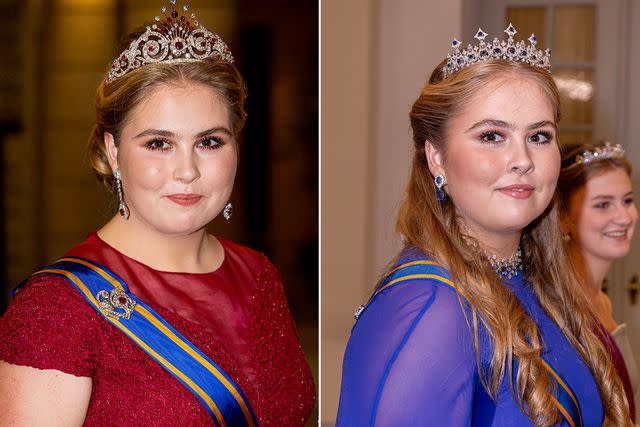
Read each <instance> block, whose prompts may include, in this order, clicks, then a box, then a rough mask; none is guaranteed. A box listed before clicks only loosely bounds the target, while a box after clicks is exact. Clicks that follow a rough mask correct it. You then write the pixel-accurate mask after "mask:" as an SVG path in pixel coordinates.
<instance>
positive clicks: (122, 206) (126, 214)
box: [113, 169, 129, 220]
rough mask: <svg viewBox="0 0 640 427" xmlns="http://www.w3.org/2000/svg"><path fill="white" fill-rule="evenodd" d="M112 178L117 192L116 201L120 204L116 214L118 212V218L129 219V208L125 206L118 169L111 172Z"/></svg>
mask: <svg viewBox="0 0 640 427" xmlns="http://www.w3.org/2000/svg"><path fill="white" fill-rule="evenodd" d="M113 177H114V178H115V179H116V191H117V192H118V201H119V202H120V203H119V205H118V212H120V216H122V218H124V219H125V220H126V219H129V208H128V207H127V204H126V203H125V202H124V194H123V193H122V181H121V180H120V169H116V170H115V171H114V172H113Z"/></svg>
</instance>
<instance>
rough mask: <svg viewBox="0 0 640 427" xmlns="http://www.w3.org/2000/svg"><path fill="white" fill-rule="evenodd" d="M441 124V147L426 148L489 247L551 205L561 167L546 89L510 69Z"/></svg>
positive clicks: (466, 222)
mask: <svg viewBox="0 0 640 427" xmlns="http://www.w3.org/2000/svg"><path fill="white" fill-rule="evenodd" d="M514 77H515V78H514ZM447 129H448V132H447V136H446V141H445V142H444V144H443V147H444V148H443V149H442V150H437V149H435V148H434V146H433V145H432V144H430V143H429V141H427V142H426V144H425V149H426V153H427V158H428V162H429V169H430V170H431V173H432V174H433V175H434V176H435V175H437V174H443V175H444V176H445V178H446V182H447V184H446V186H445V190H446V193H447V195H448V197H450V198H451V200H452V202H453V204H454V205H455V207H456V212H457V214H458V215H459V218H460V220H461V221H462V224H463V226H464V227H465V228H466V229H467V232H469V233H470V234H471V235H472V236H474V237H475V238H476V239H478V240H479V241H480V242H482V243H486V244H487V246H488V247H489V248H493V249H498V248H500V247H502V246H503V244H502V243H501V242H504V240H505V239H511V240H513V239H514V238H519V236H520V234H521V232H522V229H523V228H524V227H525V226H526V225H528V224H529V223H530V222H531V221H533V220H534V219H535V218H537V217H538V216H539V215H540V214H542V212H543V211H544V210H545V209H546V208H547V206H548V205H549V202H550V200H551V198H552V196H553V193H554V190H555V186H556V181H557V178H558V173H559V170H560V152H559V149H558V144H557V142H556V126H555V119H554V110H553V108H552V104H551V102H550V100H549V98H548V96H547V95H546V94H545V93H544V92H543V91H542V89H541V88H540V86H539V85H538V83H536V82H535V81H534V80H532V79H531V78H530V77H524V76H521V75H519V74H516V73H513V75H510V76H509V78H501V79H499V80H493V81H491V82H490V83H489V84H487V85H485V86H484V87H483V88H482V89H480V90H479V91H477V92H476V93H475V94H474V96H473V97H471V98H470V99H469V100H468V101H467V102H466V104H465V106H464V107H463V109H462V110H461V111H460V112H459V113H458V114H457V115H456V116H455V117H453V118H451V119H450V121H449V124H448V128H447Z"/></svg>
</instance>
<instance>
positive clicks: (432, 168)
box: [424, 141, 444, 176]
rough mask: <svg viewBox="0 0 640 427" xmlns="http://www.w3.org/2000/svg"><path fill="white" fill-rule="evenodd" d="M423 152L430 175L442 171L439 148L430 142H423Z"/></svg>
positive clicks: (441, 172)
mask: <svg viewBox="0 0 640 427" xmlns="http://www.w3.org/2000/svg"><path fill="white" fill-rule="evenodd" d="M424 154H425V156H426V157H427V164H428V165H429V172H431V175H433V176H436V175H438V174H443V173H444V168H443V163H444V162H443V158H442V152H441V150H440V149H438V148H436V147H435V146H434V145H433V144H432V143H431V142H429V141H425V142H424Z"/></svg>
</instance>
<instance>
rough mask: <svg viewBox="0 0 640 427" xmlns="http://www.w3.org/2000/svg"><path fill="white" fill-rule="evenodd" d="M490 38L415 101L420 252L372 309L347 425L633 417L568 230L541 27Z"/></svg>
mask: <svg viewBox="0 0 640 427" xmlns="http://www.w3.org/2000/svg"><path fill="white" fill-rule="evenodd" d="M505 32H506V33H507V38H506V40H504V39H503V40H499V39H497V38H495V39H494V40H493V42H489V41H485V38H486V37H487V34H486V33H484V32H483V31H482V30H480V31H478V33H477V34H476V39H477V40H478V42H477V43H476V44H475V45H469V46H468V47H467V48H466V49H464V50H462V49H461V44H460V42H459V41H457V40H454V43H453V48H454V52H452V53H451V54H450V55H448V57H447V59H445V60H444V61H443V62H442V63H441V64H439V65H438V66H437V67H436V69H435V70H434V71H433V73H432V74H431V77H430V78H429V81H428V82H427V84H426V85H425V87H424V89H423V90H422V93H421V94H420V96H419V97H418V99H417V100H416V102H415V103H414V105H413V108H412V110H411V113H410V119H411V126H412V130H413V142H414V150H415V153H414V157H413V165H412V169H411V176H410V178H409V183H408V187H407V192H406V195H405V198H404V202H403V204H402V206H401V208H400V212H399V216H398V222H397V228H398V231H399V234H400V235H401V237H402V239H403V241H404V244H405V248H404V250H403V251H402V252H401V253H400V254H399V256H398V258H397V260H396V261H395V262H394V263H393V264H392V266H391V268H390V269H389V271H388V273H387V275H386V276H385V277H384V278H383V279H382V280H381V281H380V283H379V285H378V287H377V289H376V291H375V292H374V294H373V295H372V297H371V298H370V300H369V302H368V303H367V305H366V306H364V307H362V308H361V309H359V310H358V312H357V317H358V320H357V323H356V325H355V326H354V328H353V331H352V334H351V338H350V340H349V344H348V346H347V349H346V353H345V356H344V370H343V379H342V391H341V396H340V408H339V411H338V419H337V425H338V426H352V425H367V426H374V425H375V426H409V425H410V426H470V425H474V426H525V425H535V426H552V425H563V426H574V427H575V426H592V427H596V426H598V427H600V426H601V425H603V424H604V425H607V426H628V425H630V424H631V421H630V419H629V415H628V408H627V405H626V402H625V397H624V391H623V388H622V385H621V384H620V380H619V378H618V376H617V375H616V374H615V371H614V368H613V365H612V364H611V361H610V359H609V358H608V354H607V353H606V351H605V349H604V347H603V346H602V344H601V342H600V341H599V339H598V338H597V337H596V335H595V334H594V333H593V331H592V326H593V322H594V319H593V318H592V316H591V314H590V312H588V311H587V309H586V308H585V307H586V306H587V304H586V300H585V298H584V296H583V294H582V293H581V292H580V291H579V286H580V285H579V284H578V281H577V279H576V277H575V275H574V273H573V271H572V270H571V269H569V268H567V267H566V266H567V265H568V264H569V263H568V254H566V252H565V249H564V247H563V244H562V239H561V236H560V233H559V215H558V208H557V204H556V202H555V200H554V197H553V196H554V193H555V189H556V183H557V179H558V174H559V170H560V151H559V148H558V142H557V122H558V120H559V97H558V91H557V88H556V85H555V83H554V81H553V77H552V76H551V73H550V56H549V55H550V53H549V51H544V52H543V51H541V50H538V49H537V48H536V39H535V37H534V36H533V35H532V36H531V37H530V38H529V39H528V40H529V42H528V43H527V42H525V41H518V42H516V41H515V40H514V38H513V37H514V35H515V33H516V31H515V29H514V28H513V26H511V25H510V26H509V27H508V28H507V29H506V31H505Z"/></svg>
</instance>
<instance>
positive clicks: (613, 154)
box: [575, 142, 624, 165]
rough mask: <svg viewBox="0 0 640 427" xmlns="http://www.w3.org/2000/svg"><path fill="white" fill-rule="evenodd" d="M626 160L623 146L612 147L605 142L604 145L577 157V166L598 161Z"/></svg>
mask: <svg viewBox="0 0 640 427" xmlns="http://www.w3.org/2000/svg"><path fill="white" fill-rule="evenodd" d="M621 158H624V148H622V145H620V144H616V145H611V143H610V142H605V143H604V145H601V146H598V147H596V148H594V149H593V150H587V151H584V152H583V153H582V154H578V155H577V156H576V161H575V164H576V165H580V164H587V163H591V162H592V161H594V160H598V159H621Z"/></svg>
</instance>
